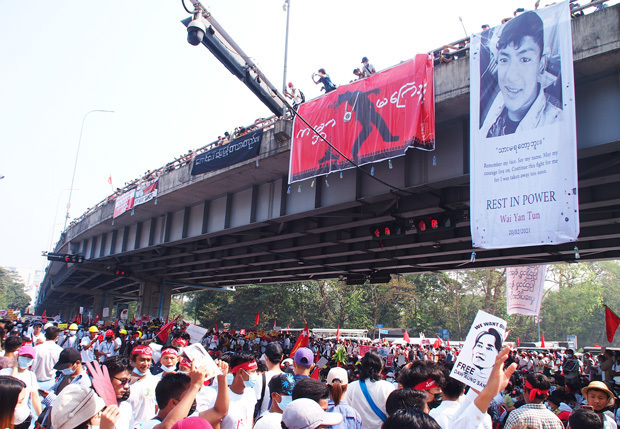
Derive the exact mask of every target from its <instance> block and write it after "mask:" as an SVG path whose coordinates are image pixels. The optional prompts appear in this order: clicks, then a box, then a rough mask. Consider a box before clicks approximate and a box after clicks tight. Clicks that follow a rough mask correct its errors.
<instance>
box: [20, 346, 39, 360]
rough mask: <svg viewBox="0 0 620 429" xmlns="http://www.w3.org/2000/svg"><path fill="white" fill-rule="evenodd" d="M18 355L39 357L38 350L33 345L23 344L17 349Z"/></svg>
mask: <svg viewBox="0 0 620 429" xmlns="http://www.w3.org/2000/svg"><path fill="white" fill-rule="evenodd" d="M17 356H30V357H31V358H33V359H34V358H35V357H37V351H36V350H35V349H34V347H32V346H21V347H20V348H19V350H18V351H17Z"/></svg>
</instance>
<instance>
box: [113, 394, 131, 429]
mask: <svg viewBox="0 0 620 429" xmlns="http://www.w3.org/2000/svg"><path fill="white" fill-rule="evenodd" d="M118 411H119V412H120V417H119V418H118V421H117V422H116V425H114V429H132V428H133V427H134V424H133V410H132V409H131V405H129V403H128V402H127V401H123V402H121V403H120V404H119V405H118Z"/></svg>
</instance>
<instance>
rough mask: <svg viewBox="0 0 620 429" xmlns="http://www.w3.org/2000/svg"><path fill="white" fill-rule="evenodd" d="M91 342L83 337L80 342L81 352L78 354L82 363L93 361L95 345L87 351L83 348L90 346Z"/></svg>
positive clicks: (88, 338)
mask: <svg viewBox="0 0 620 429" xmlns="http://www.w3.org/2000/svg"><path fill="white" fill-rule="evenodd" d="M94 341H95V342H96V341H97V337H95V339H94ZM91 342H92V341H91V339H90V337H88V336H86V337H83V338H82V340H81V341H80V345H81V346H82V351H81V352H80V355H81V356H82V362H92V361H94V360H95V347H97V344H96V343H95V344H93V346H92V347H91V348H90V349H88V350H85V349H84V347H88V346H90V343H91Z"/></svg>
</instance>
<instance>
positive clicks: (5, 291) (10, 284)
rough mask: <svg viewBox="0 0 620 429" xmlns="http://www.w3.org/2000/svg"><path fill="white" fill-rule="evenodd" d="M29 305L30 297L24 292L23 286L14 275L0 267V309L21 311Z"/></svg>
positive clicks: (23, 311)
mask: <svg viewBox="0 0 620 429" xmlns="http://www.w3.org/2000/svg"><path fill="white" fill-rule="evenodd" d="M29 305H30V296H28V294H27V293H26V292H24V284H23V283H22V282H21V281H20V280H19V278H18V276H17V274H16V273H14V272H11V271H8V270H6V269H4V268H2V267H0V309H3V310H7V309H13V310H21V312H22V313H25V312H26V309H27V308H28V306H29Z"/></svg>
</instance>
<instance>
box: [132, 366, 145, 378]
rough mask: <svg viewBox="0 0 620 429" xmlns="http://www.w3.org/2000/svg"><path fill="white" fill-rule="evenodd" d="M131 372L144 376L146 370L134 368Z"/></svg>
mask: <svg viewBox="0 0 620 429" xmlns="http://www.w3.org/2000/svg"><path fill="white" fill-rule="evenodd" d="M133 373H134V374H136V375H139V376H140V377H144V376H145V375H146V372H140V371H138V368H134V369H133Z"/></svg>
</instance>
